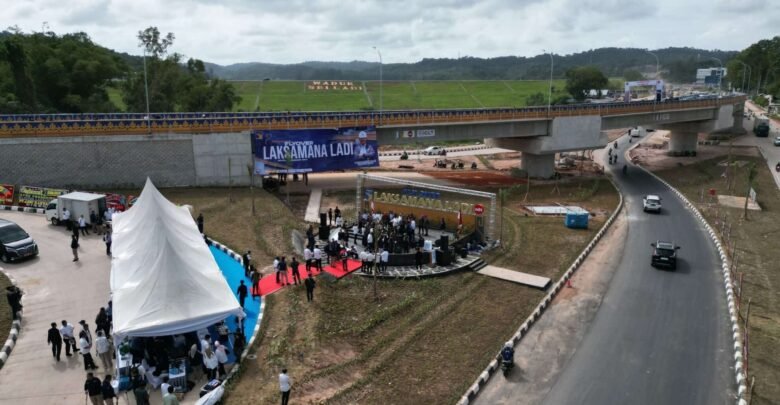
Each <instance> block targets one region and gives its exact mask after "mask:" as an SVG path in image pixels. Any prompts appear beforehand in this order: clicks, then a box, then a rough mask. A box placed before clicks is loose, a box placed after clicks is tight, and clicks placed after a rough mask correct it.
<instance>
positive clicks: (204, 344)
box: [200, 335, 211, 353]
mask: <svg viewBox="0 0 780 405" xmlns="http://www.w3.org/2000/svg"><path fill="white" fill-rule="evenodd" d="M206 349H211V336H209V335H206V336H203V338H201V339H200V352H201V353H203V352H205V351H206Z"/></svg>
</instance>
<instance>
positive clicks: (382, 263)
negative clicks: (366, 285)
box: [379, 249, 390, 273]
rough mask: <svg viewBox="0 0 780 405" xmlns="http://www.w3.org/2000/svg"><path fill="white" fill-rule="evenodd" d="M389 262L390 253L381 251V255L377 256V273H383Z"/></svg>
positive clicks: (384, 250) (385, 250)
mask: <svg viewBox="0 0 780 405" xmlns="http://www.w3.org/2000/svg"><path fill="white" fill-rule="evenodd" d="M388 260H390V252H388V251H387V249H382V253H380V254H379V272H380V273H384V272H385V271H387V262H388Z"/></svg>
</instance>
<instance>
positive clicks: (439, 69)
mask: <svg viewBox="0 0 780 405" xmlns="http://www.w3.org/2000/svg"><path fill="white" fill-rule="evenodd" d="M653 53H655V54H656V55H658V59H659V62H660V65H661V66H660V68H661V70H662V71H666V73H665V76H666V77H667V78H669V79H672V80H673V81H682V82H691V81H693V78H694V75H695V72H696V68H698V67H705V66H717V62H715V61H714V60H713V59H711V58H712V57H715V58H718V59H720V60H722V61H723V63H724V64H725V63H726V62H727V61H728V60H729V59H731V58H733V57H734V56H735V55H736V54H737V52H736V51H720V50H704V49H696V48H665V49H658V50H653ZM655 62H656V61H655V58H654V57H653V55H651V54H649V53H648V52H647V51H645V50H643V49H636V48H599V49H594V50H590V51H587V52H580V53H575V54H571V55H555V71H554V76H556V77H563V74H564V72H566V71H567V70H568V69H570V68H573V67H577V66H583V65H594V66H596V67H598V68H599V69H600V70H601V71H602V72H604V74H606V75H607V76H610V77H618V76H623V73H624V72H625V71H626V70H627V69H639V70H641V71H643V72H647V73H651V72H654V71H655ZM378 69H379V67H378V63H376V62H364V61H353V62H304V63H299V64H291V65H280V64H271V63H259V62H257V63H238V64H233V65H228V66H220V65H215V64H210V63H207V64H206V70H207V71H209V72H210V73H211V74H213V75H214V76H216V77H219V78H222V79H227V80H263V79H283V80H313V79H344V80H347V79H349V80H376V79H377V77H378ZM382 73H383V77H384V79H386V80H486V79H492V80H495V79H512V80H517V79H527V80H531V79H545V78H547V77H549V75H550V56H549V55H537V56H534V57H530V58H526V57H515V56H502V57H497V58H488V59H483V58H472V57H462V58H459V59H446V58H445V59H423V60H421V61H419V62H416V63H391V64H385V65H384V66H383V67H382Z"/></svg>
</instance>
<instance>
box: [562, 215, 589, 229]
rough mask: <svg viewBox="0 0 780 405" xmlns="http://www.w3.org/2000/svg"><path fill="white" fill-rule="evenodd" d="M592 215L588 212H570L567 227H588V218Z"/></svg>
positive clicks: (567, 217)
mask: <svg viewBox="0 0 780 405" xmlns="http://www.w3.org/2000/svg"><path fill="white" fill-rule="evenodd" d="M589 217H590V215H589V214H588V213H587V212H568V213H566V221H565V223H566V227H567V228H572V229H588V218H589Z"/></svg>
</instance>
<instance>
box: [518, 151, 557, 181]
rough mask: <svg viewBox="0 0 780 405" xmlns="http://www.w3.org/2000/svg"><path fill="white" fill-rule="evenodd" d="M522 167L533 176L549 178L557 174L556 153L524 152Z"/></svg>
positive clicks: (521, 159)
mask: <svg viewBox="0 0 780 405" xmlns="http://www.w3.org/2000/svg"><path fill="white" fill-rule="evenodd" d="M520 168H521V169H523V170H525V171H526V172H528V175H529V176H531V177H537V178H543V179H549V178H550V177H552V176H553V174H555V154H554V153H545V154H538V155H537V154H535V153H527V152H522V156H521V157H520Z"/></svg>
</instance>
